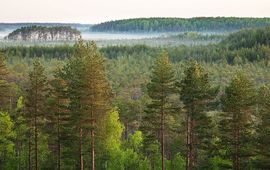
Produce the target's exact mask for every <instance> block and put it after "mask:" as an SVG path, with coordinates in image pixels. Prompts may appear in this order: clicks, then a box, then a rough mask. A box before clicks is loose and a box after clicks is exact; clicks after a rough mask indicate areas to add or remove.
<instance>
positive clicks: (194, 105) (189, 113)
mask: <svg viewBox="0 0 270 170" xmlns="http://www.w3.org/2000/svg"><path fill="white" fill-rule="evenodd" d="M184 74H185V75H184V78H183V79H182V80H181V82H180V83H179V88H180V100H181V101H182V102H183V104H184V112H185V114H186V123H185V124H186V125H185V126H186V135H187V136H186V146H187V153H186V168H187V169H188V170H190V169H194V168H195V167H198V157H199V155H198V153H199V150H206V147H209V143H208V142H209V141H211V134H210V132H211V119H210V118H209V116H207V114H206V112H207V111H208V110H209V105H210V104H211V101H212V100H213V99H214V97H215V94H216V92H217V89H216V88H212V87H211V85H210V83H209V78H208V75H207V74H206V73H205V72H204V70H203V68H202V67H201V66H200V65H199V64H198V63H197V62H195V61H190V62H189V63H188V66H187V68H186V69H185V72H184Z"/></svg>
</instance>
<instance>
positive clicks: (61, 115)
mask: <svg viewBox="0 0 270 170" xmlns="http://www.w3.org/2000/svg"><path fill="white" fill-rule="evenodd" d="M60 74H61V70H60V69H57V70H56V72H55V74H54V78H53V80H51V81H50V85H51V90H50V100H49V101H50V102H49V114H48V115H47V116H46V117H47V125H49V126H48V128H47V131H48V133H49V134H50V138H51V140H50V143H51V145H53V147H52V148H56V149H55V150H53V153H54V154H55V155H56V157H57V169H58V170H60V169H61V164H62V160H61V152H62V149H61V148H63V147H64V140H70V139H68V138H66V137H67V136H68V134H69V132H68V131H67V130H66V129H67V126H68V125H69V124H68V123H69V120H70V113H69V112H68V110H67V104H68V99H67V97H66V83H65V81H64V80H63V79H62V78H61V77H60Z"/></svg>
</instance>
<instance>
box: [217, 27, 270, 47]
mask: <svg viewBox="0 0 270 170" xmlns="http://www.w3.org/2000/svg"><path fill="white" fill-rule="evenodd" d="M221 44H222V45H225V46H227V47H228V48H229V49H231V50H235V49H240V48H251V47H254V46H258V45H267V46H269V44H270V27H263V28H254V29H244V30H241V31H238V32H235V33H232V34H230V35H229V36H228V37H227V38H225V39H224V40H223V41H222V42H221Z"/></svg>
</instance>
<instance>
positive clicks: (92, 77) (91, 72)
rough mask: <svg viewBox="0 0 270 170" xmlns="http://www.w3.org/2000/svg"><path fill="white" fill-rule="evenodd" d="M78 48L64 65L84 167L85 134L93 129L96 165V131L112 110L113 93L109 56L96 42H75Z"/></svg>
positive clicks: (93, 151) (93, 152)
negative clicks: (107, 62) (102, 51)
mask: <svg viewBox="0 0 270 170" xmlns="http://www.w3.org/2000/svg"><path fill="white" fill-rule="evenodd" d="M75 48H76V52H75V54H74V56H73V57H71V58H70V59H69V62H68V64H67V65H66V66H65V67H64V70H63V71H64V74H63V77H64V79H65V80H66V82H67V96H68V98H69V101H70V103H69V109H70V112H71V114H72V117H73V118H72V119H73V120H75V126H76V127H77V128H78V129H79V146H80V147H79V148H80V149H79V150H80V151H79V152H80V169H83V167H84V165H83V157H82V154H83V143H82V141H83V134H88V133H87V132H88V131H90V139H91V147H90V148H91V169H92V170H94V169H95V145H94V139H95V133H96V131H97V130H98V129H99V128H100V125H99V120H101V119H102V118H103V116H105V114H106V112H107V110H108V104H109V103H108V102H109V99H110V97H111V92H110V91H111V90H110V86H109V82H108V80H107V77H106V71H105V60H104V59H103V57H102V56H101V54H100V53H99V52H98V51H97V47H96V45H95V44H94V43H93V42H91V43H86V44H84V43H83V41H82V40H80V41H79V42H78V43H76V45H75Z"/></svg>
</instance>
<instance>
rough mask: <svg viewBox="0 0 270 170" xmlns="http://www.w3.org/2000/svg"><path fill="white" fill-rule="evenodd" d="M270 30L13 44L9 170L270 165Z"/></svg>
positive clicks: (7, 52)
mask: <svg viewBox="0 0 270 170" xmlns="http://www.w3.org/2000/svg"><path fill="white" fill-rule="evenodd" d="M244 21H245V20H244ZM269 35H270V30H269V28H267V27H266V28H258V29H247V30H242V31H240V32H236V33H233V34H231V35H229V36H227V37H225V38H224V39H223V40H222V41H221V42H219V43H216V44H209V45H199V46H184V45H182V46H176V47H166V46H164V47H149V46H146V45H136V46H108V47H102V48H98V47H97V46H96V44H95V43H94V42H84V41H82V40H80V41H78V42H77V43H76V44H75V45H74V46H67V45H66V46H55V47H45V46H32V47H25V46H16V47H5V48H2V49H1V57H0V169H4V170H15V169H18V170H24V169H29V170H38V169H44V170H47V169H59V170H60V169H63V170H68V169H70V170H73V169H74V170H75V169H80V170H82V169H92V170H93V169H97V170H105V169H107V170H164V169H166V170H182V169H188V170H191V169H209V170H222V169H235V170H240V169H258V170H267V169H270V155H269V153H270V150H269V149H270V142H269V141H270V86H269V85H270V84H269V83H270V74H269V72H270V67H269V64H270V63H269V62H270V61H269V60H270V46H269V38H270V36H269Z"/></svg>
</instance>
